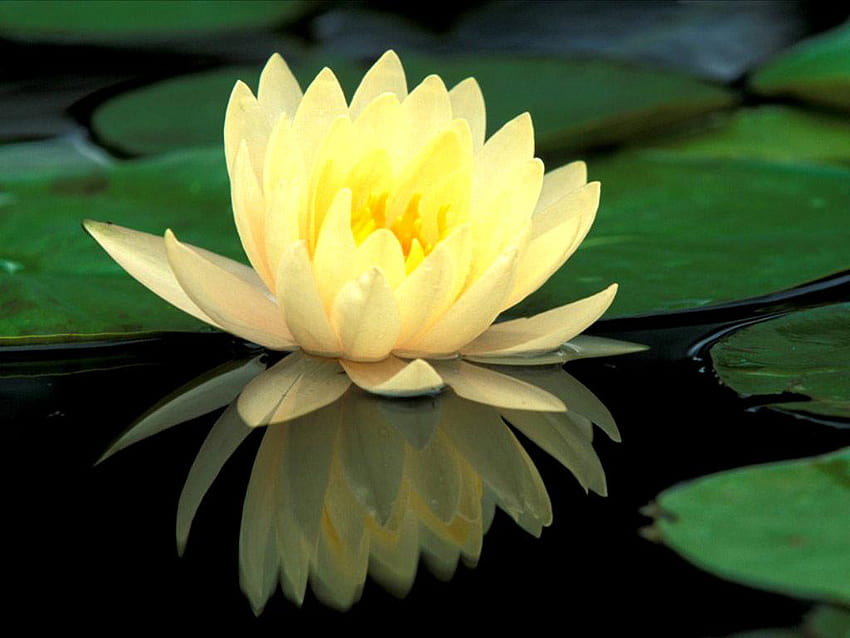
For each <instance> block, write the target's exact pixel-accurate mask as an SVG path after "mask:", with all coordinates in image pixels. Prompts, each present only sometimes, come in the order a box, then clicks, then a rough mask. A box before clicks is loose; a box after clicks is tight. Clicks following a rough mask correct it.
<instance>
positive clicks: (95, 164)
mask: <svg viewBox="0 0 850 638" xmlns="http://www.w3.org/2000/svg"><path fill="white" fill-rule="evenodd" d="M109 163H110V159H109V157H108V156H107V155H106V154H105V153H104V152H103V151H102V150H100V149H99V148H97V147H95V146H91V145H90V144H88V143H86V142H85V141H84V140H82V139H81V138H80V137H79V136H76V135H69V136H65V137H58V138H55V139H49V140H39V141H37V142H21V143H18V144H5V145H0V189H2V188H3V183H4V182H6V181H8V180H15V179H28V178H36V179H44V178H46V177H59V176H67V177H70V176H74V177H82V176H84V175H94V174H97V173H101V172H103V171H104V168H105V167H106V166H107V165H108V164H109Z"/></svg>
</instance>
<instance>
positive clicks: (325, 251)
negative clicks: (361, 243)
mask: <svg viewBox="0 0 850 638" xmlns="http://www.w3.org/2000/svg"><path fill="white" fill-rule="evenodd" d="M356 250H357V245H356V244H355V242H354V235H352V233H351V190H350V189H348V188H343V189H342V190H341V191H339V192H338V193H337V195H336V197H335V198H334V200H333V203H332V204H331V206H330V208H329V209H328V212H327V213H326V214H325V218H324V220H323V221H322V227H321V228H320V230H319V233H318V237H317V239H316V250H315V252H314V253H313V272H314V273H315V274H316V284H317V286H318V289H319V295H320V296H321V298H322V303H323V305H324V307H325V309H326V310H328V311H329V310H330V308H331V304H332V303H333V300H334V299H335V298H336V295H337V294H338V293H339V290H340V288H342V286H343V285H344V284H345V283H346V282H347V281H349V280H350V279H352V277H353V276H357V275H359V274H360V273H358V272H352V268H351V266H352V261H353V260H354V254H355V251H356Z"/></svg>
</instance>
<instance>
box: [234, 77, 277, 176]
mask: <svg viewBox="0 0 850 638" xmlns="http://www.w3.org/2000/svg"><path fill="white" fill-rule="evenodd" d="M272 125H273V120H271V119H270V118H269V116H268V114H267V113H266V112H265V111H264V110H263V108H262V107H261V106H260V103H259V102H257V98H255V97H254V94H253V93H252V92H251V89H249V88H248V85H247V84H245V83H244V82H242V81H238V82H236V84H235V85H234V87H233V91H232V92H231V93H230V100H229V101H228V103H227V113H226V114H225V116H224V156H225V158H226V162H227V170H228V172H230V175H231V178H232V177H233V173H232V169H233V163H234V161H236V153H238V152H239V148H240V146H242V143H243V142H244V143H245V144H247V146H248V157H249V159H250V163H251V168H252V169H253V171H254V174H255V175H256V176H257V179H258V180H259V181H260V183H262V179H261V178H262V175H263V163H264V161H265V156H266V143H267V141H268V138H269V134H270V133H271V130H272Z"/></svg>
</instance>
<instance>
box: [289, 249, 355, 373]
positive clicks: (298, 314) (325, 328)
mask: <svg viewBox="0 0 850 638" xmlns="http://www.w3.org/2000/svg"><path fill="white" fill-rule="evenodd" d="M277 298H278V303H279V304H280V306H281V307H282V308H283V311H284V314H285V315H286V322H287V325H288V326H289V329H290V331H291V332H292V335H293V337H294V339H295V341H296V342H297V343H298V345H300V346H301V347H302V348H304V349H305V350H308V351H309V352H313V353H315V354H321V355H325V356H330V357H335V356H338V355H339V353H340V345H339V338H338V337H337V335H336V332H334V329H333V328H332V327H331V324H330V321H329V320H328V316H327V314H325V308H324V305H323V304H322V298H321V296H320V295H319V289H318V285H317V284H316V278H315V277H314V276H313V266H312V264H311V263H310V255H309V254H308V253H307V243H306V241H304V240H301V241H299V242H297V243H294V244H292V245H290V246H289V248H287V249H286V251H284V253H283V256H282V257H281V259H280V266H279V270H278V275H277Z"/></svg>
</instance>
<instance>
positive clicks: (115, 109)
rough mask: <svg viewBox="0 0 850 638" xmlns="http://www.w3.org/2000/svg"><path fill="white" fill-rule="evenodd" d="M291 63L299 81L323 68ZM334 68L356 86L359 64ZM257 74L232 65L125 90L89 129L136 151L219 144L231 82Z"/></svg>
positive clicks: (314, 63)
mask: <svg viewBox="0 0 850 638" xmlns="http://www.w3.org/2000/svg"><path fill="white" fill-rule="evenodd" d="M293 66H295V69H296V70H297V72H298V75H299V77H300V78H302V82H303V78H312V77H314V76H315V74H316V73H318V72H319V71H320V70H321V68H322V64H320V63H319V62H318V61H314V60H306V61H303V62H302V63H301V64H300V65H293ZM333 68H334V72H335V73H337V75H338V77H339V78H340V82H341V83H342V84H343V86H347V87H352V88H351V89H349V90H353V88H356V86H357V84H356V83H357V82H358V81H359V80H360V77H361V76H362V73H363V71H362V69H361V68H360V67H359V66H357V65H355V64H353V63H351V62H340V63H338V64H333ZM259 75H260V68H259V67H243V66H232V67H226V68H223V69H216V70H214V71H207V72H204V73H194V74H191V75H184V76H178V77H175V78H170V79H168V80H163V81H161V82H157V83H155V84H152V85H150V86H146V87H143V88H140V89H136V90H134V91H128V92H127V93H124V94H122V95H119V96H117V97H115V98H113V99H111V100H109V101H108V102H106V103H105V104H103V105H102V106H101V107H99V108H98V109H97V110H96V111H95V112H94V115H93V117H92V128H93V129H94V131H95V133H96V134H97V136H98V137H99V138H100V139H101V140H102V141H103V142H105V143H106V144H108V145H110V146H113V147H115V148H118V149H120V150H122V151H124V152H126V153H131V154H134V155H136V154H138V155H146V154H153V153H162V152H165V151H171V150H179V149H183V148H186V147H187V146H207V145H213V144H221V143H222V130H223V127H224V113H225V110H226V108H227V100H228V98H229V97H230V92H231V91H232V90H233V85H234V84H235V83H236V81H237V80H242V81H243V82H246V83H247V84H248V85H249V86H251V88H252V89H254V90H256V88H257V80H258V78H259ZM308 81H309V80H308ZM304 85H305V86H306V83H304Z"/></svg>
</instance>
